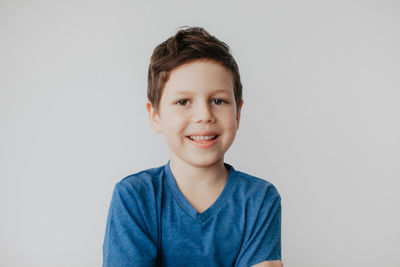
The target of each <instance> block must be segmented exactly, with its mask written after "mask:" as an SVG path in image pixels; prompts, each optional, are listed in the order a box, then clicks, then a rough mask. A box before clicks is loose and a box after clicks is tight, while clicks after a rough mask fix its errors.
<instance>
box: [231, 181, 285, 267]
mask: <svg viewBox="0 0 400 267" xmlns="http://www.w3.org/2000/svg"><path fill="white" fill-rule="evenodd" d="M252 218H256V219H255V220H251V219H252ZM248 227H249V229H248V231H249V232H250V233H251V234H250V235H249V236H248V237H246V238H245V241H244V244H243V246H242V248H241V251H240V253H239V256H238V258H237V261H236V265H235V266H257V267H258V266H260V267H262V266H265V267H275V266H276V267H282V263H281V261H280V260H281V198H280V196H279V193H278V191H277V190H276V188H275V187H270V188H269V190H268V191H267V192H266V193H265V197H264V199H263V202H262V203H261V204H260V208H257V210H256V213H255V214H254V215H253V214H251V217H250V219H249V226H248ZM256 263H258V264H261V265H258V264H256ZM255 264H256V265H255Z"/></svg>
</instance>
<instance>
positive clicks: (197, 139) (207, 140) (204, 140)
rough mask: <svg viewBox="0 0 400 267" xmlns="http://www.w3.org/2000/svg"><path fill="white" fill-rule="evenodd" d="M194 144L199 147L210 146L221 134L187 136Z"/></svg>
mask: <svg viewBox="0 0 400 267" xmlns="http://www.w3.org/2000/svg"><path fill="white" fill-rule="evenodd" d="M186 138H187V139H189V140H190V141H191V142H192V143H193V144H195V145H196V146H197V147H199V148H209V147H212V146H213V145H214V144H216V143H217V142H218V138H219V135H208V136H194V135H189V136H186Z"/></svg>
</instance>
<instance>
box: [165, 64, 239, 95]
mask: <svg viewBox="0 0 400 267" xmlns="http://www.w3.org/2000/svg"><path fill="white" fill-rule="evenodd" d="M190 93H192V94H195V93H226V94H233V76H232V73H231V71H230V70H229V69H227V68H226V67H224V66H222V65H221V64H220V63H217V62H215V61H213V60H196V61H193V62H190V63H186V64H183V65H181V66H178V67H177V68H175V69H173V70H172V71H171V72H170V75H169V79H168V81H167V83H166V84H165V86H164V93H163V94H165V95H168V96H171V95H176V94H190Z"/></svg>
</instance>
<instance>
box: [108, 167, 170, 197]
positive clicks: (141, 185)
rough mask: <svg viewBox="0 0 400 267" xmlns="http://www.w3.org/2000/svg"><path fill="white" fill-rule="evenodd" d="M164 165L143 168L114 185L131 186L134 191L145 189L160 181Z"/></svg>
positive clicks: (120, 186)
mask: <svg viewBox="0 0 400 267" xmlns="http://www.w3.org/2000/svg"><path fill="white" fill-rule="evenodd" d="M163 175H164V166H160V167H155V168H149V169H145V170H142V171H139V172H136V173H133V174H130V175H128V176H126V177H124V178H122V179H121V180H120V181H119V182H118V183H117V184H116V185H117V187H119V188H126V187H131V188H133V189H135V190H136V191H139V192H141V191H146V190H149V189H150V188H152V187H154V186H156V185H157V184H158V183H160V182H161V180H162V176H163Z"/></svg>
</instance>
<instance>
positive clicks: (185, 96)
mask: <svg viewBox="0 0 400 267" xmlns="http://www.w3.org/2000/svg"><path fill="white" fill-rule="evenodd" d="M233 88H234V85H233V76H232V73H231V72H230V71H229V70H228V69H226V68H225V67H224V66H222V65H220V64H219V63H217V62H215V61H212V60H206V59H200V60H196V61H192V62H190V63H186V64H183V65H181V66H178V67H177V68H175V69H173V70H172V71H171V72H170V77H169V79H168V81H167V83H166V84H165V86H164V90H163V94H162V96H161V100H160V105H159V110H158V111H157V110H155V109H154V107H153V105H152V104H151V103H150V102H149V101H148V102H147V103H146V109H147V112H148V114H149V119H150V123H151V126H152V128H153V130H154V131H155V132H156V133H163V134H164V137H165V139H166V141H167V143H168V147H169V151H170V167H171V171H172V173H173V175H174V178H175V180H176V182H177V185H178V187H179V189H180V190H181V191H182V193H183V194H184V196H185V197H186V198H187V200H188V201H189V202H190V203H191V204H192V206H193V207H194V208H195V209H196V210H197V211H198V212H200V213H201V212H204V211H205V210H206V209H207V208H208V207H210V206H211V205H212V203H213V202H214V201H215V200H216V199H217V198H218V196H219V194H220V193H221V192H222V190H223V188H224V186H225V184H226V180H227V178H228V170H227V169H226V168H225V166H224V154H225V152H226V151H227V150H228V149H229V147H230V146H231V144H232V143H233V141H234V139H235V136H236V132H237V130H238V129H239V123H240V112H241V109H242V106H243V101H242V102H241V103H239V106H238V108H237V105H236V103H235V97H234V91H233ZM182 91H185V92H182ZM206 131H212V132H215V133H217V134H218V135H219V137H218V141H217V142H216V144H215V145H214V146H212V147H210V148H199V147H197V146H196V145H195V144H193V141H191V140H190V139H188V138H187V136H188V135H192V134H194V133H198V132H206ZM254 266H257V267H280V266H281V265H280V261H269V262H267V261H265V262H262V263H259V264H257V265H254Z"/></svg>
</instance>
